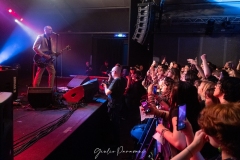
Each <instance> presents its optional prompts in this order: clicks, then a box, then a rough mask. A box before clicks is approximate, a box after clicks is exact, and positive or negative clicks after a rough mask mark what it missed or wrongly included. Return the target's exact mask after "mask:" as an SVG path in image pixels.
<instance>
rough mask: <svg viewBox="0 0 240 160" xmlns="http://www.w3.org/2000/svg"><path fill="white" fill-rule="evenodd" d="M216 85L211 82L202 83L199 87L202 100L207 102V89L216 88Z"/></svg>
mask: <svg viewBox="0 0 240 160" xmlns="http://www.w3.org/2000/svg"><path fill="white" fill-rule="evenodd" d="M215 85H216V84H215V83H213V82H211V81H202V82H201V84H200V85H199V87H198V94H199V96H200V97H201V100H205V98H206V97H205V92H206V90H207V89H209V88H214V87H215ZM199 88H201V90H200V93H199Z"/></svg>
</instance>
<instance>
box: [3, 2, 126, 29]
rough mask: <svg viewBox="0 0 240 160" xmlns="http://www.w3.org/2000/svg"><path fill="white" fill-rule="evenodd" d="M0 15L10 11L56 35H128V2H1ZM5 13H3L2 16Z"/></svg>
mask: <svg viewBox="0 0 240 160" xmlns="http://www.w3.org/2000/svg"><path fill="white" fill-rule="evenodd" d="M0 3H3V5H1V6H2V7H3V6H4V9H1V10H2V14H3V15H4V14H6V13H7V9H8V8H12V9H13V10H14V11H16V12H17V14H18V15H21V16H22V17H23V18H24V21H26V22H27V23H29V24H31V26H35V27H36V28H42V27H43V26H45V25H51V26H52V27H53V28H54V30H55V31H64V32H66V31H68V32H107V31H108V32H114V31H115V32H116V31H119V32H127V31H128V21H129V20H128V19H129V18H128V17H129V6H130V1H129V0H1V2H0ZM4 11H5V12H6V13H3V12H4Z"/></svg>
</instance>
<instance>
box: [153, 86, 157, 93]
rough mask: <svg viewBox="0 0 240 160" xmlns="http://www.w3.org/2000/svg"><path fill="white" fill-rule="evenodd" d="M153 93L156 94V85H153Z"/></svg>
mask: <svg viewBox="0 0 240 160" xmlns="http://www.w3.org/2000/svg"><path fill="white" fill-rule="evenodd" d="M153 94H157V86H153Z"/></svg>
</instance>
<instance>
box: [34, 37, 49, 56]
mask: <svg viewBox="0 0 240 160" xmlns="http://www.w3.org/2000/svg"><path fill="white" fill-rule="evenodd" d="M41 44H42V37H41V36H40V35H38V37H37V39H36V41H35V42H34V44H33V50H34V51H35V52H36V53H37V54H38V55H39V56H41V57H45V58H51V56H49V55H47V54H45V53H43V52H42V51H41V50H40V49H39V47H40V46H41Z"/></svg>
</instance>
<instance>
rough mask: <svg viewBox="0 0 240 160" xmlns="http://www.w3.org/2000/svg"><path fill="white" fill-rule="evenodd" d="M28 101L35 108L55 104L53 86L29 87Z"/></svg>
mask: <svg viewBox="0 0 240 160" xmlns="http://www.w3.org/2000/svg"><path fill="white" fill-rule="evenodd" d="M27 95H28V102H29V104H30V105H31V106H32V107H33V108H47V107H50V106H51V105H52V104H53V89H52V88H51V87H28V94H27Z"/></svg>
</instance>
